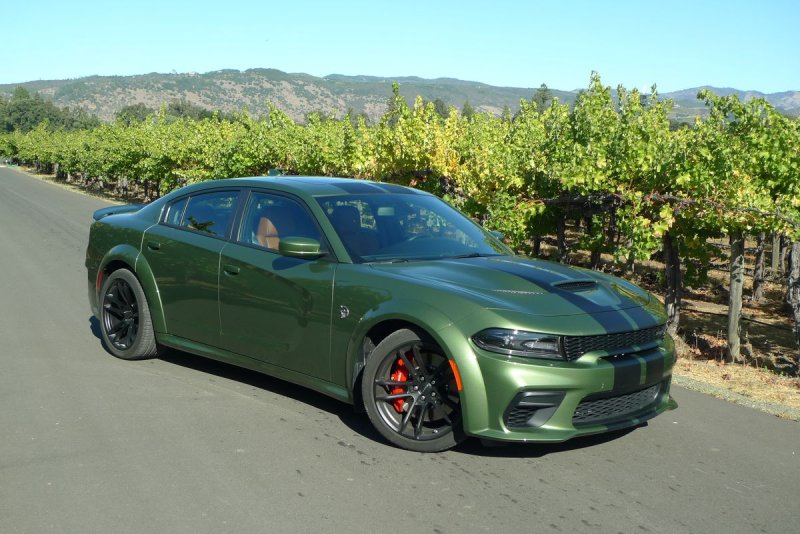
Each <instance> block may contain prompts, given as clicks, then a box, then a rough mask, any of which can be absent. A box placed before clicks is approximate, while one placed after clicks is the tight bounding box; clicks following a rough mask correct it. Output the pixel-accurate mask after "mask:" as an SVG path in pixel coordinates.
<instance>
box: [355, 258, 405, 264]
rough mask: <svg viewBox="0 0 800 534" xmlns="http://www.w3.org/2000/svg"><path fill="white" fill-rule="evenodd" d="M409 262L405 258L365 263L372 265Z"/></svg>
mask: <svg viewBox="0 0 800 534" xmlns="http://www.w3.org/2000/svg"><path fill="white" fill-rule="evenodd" d="M408 261H409V260H407V259H406V258H392V259H390V260H373V261H367V262H365V263H369V264H373V263H407V262H408Z"/></svg>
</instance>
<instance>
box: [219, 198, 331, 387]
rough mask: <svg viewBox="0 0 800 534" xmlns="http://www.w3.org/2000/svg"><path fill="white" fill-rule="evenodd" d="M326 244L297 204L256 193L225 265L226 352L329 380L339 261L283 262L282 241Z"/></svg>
mask: <svg viewBox="0 0 800 534" xmlns="http://www.w3.org/2000/svg"><path fill="white" fill-rule="evenodd" d="M286 237H306V238H311V239H315V240H317V241H320V242H321V246H322V248H323V249H325V250H330V249H329V248H328V245H327V244H326V243H325V241H324V239H323V237H322V233H321V232H320V230H319V227H318V226H317V224H316V222H315V220H314V218H313V216H312V215H311V214H310V212H309V210H308V209H307V208H306V206H305V205H304V204H303V202H302V201H300V200H299V199H296V198H293V197H289V196H286V195H282V194H278V193H270V192H266V191H253V192H252V193H251V194H250V197H249V199H248V200H247V202H246V204H245V207H244V213H243V216H242V222H241V225H240V230H239V232H238V235H236V236H234V239H232V240H231V242H230V243H229V244H228V245H226V246H225V248H224V249H223V251H222V255H221V260H220V285H219V288H220V291H219V301H220V318H221V323H222V343H223V344H224V346H225V348H227V349H228V350H232V351H234V352H237V353H239V354H243V355H246V356H250V357H252V358H256V359H259V360H261V361H265V362H268V363H271V364H274V365H278V366H280V367H284V368H286V369H291V370H293V371H297V372H300V373H303V374H306V375H310V376H313V377H316V378H321V379H323V380H328V379H330V364H329V353H330V327H331V302H332V289H333V280H334V274H335V272H336V262H335V261H332V259H330V258H322V259H317V260H308V259H298V258H290V257H286V256H281V255H280V253H279V252H278V247H279V244H280V240H281V239H283V238H286Z"/></svg>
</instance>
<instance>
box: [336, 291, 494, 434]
mask: <svg viewBox="0 0 800 534" xmlns="http://www.w3.org/2000/svg"><path fill="white" fill-rule="evenodd" d="M409 310H414V313H413V315H412V314H411V313H410V312H409ZM387 321H403V322H405V323H408V324H410V325H412V326H414V327H417V328H419V329H420V330H422V331H424V332H425V333H427V334H428V335H430V336H431V337H432V338H433V340H434V341H435V342H436V343H437V344H438V345H439V346H440V347H441V348H442V350H444V352H445V356H447V357H448V358H450V359H451V360H453V361H455V363H456V366H457V367H458V371H459V375H460V376H461V383H462V386H463V388H462V391H461V393H460V396H461V408H462V415H463V417H464V418H465V419H466V418H467V417H469V419H470V420H471V421H473V422H478V421H480V422H481V423H482V422H483V421H485V420H488V412H487V401H486V389H485V387H486V386H485V384H484V381H483V375H482V374H481V371H480V367H479V365H478V362H477V359H476V357H475V353H474V352H473V351H472V349H471V347H470V344H469V340H468V339H467V337H466V336H465V335H464V334H463V333H462V332H461V331H460V330H459V329H458V328H456V326H455V325H454V324H453V321H452V320H451V319H450V318H449V317H448V316H447V315H445V314H444V313H442V312H441V311H440V310H438V309H436V308H434V307H432V306H430V305H427V304H425V303H422V302H420V301H417V300H415V301H410V300H403V299H393V300H390V301H385V302H382V303H381V304H380V305H379V306H377V307H376V308H372V309H370V310H369V311H368V312H367V313H366V314H364V316H363V317H362V318H361V319H360V321H359V324H358V326H357V327H356V328H355V329H354V330H353V334H352V336H351V338H350V341H349V344H348V349H347V383H348V384H349V385H350V391H351V394H355V395H358V394H359V393H358V392H356V391H355V388H356V386H357V380H358V377H359V375H360V373H361V370H362V369H363V368H364V365H365V363H366V357H367V355H366V354H365V353H364V350H363V349H364V346H363V341H364V339H365V338H366V336H367V334H368V333H369V332H370V330H372V329H373V328H374V327H375V326H377V325H379V324H380V323H383V322H387ZM481 423H479V424H481Z"/></svg>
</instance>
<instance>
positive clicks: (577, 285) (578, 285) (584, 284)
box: [553, 280, 597, 291]
mask: <svg viewBox="0 0 800 534" xmlns="http://www.w3.org/2000/svg"><path fill="white" fill-rule="evenodd" d="M553 286H554V287H557V288H558V289H563V290H564V291H588V290H590V289H594V288H595V287H596V286H597V282H595V281H594V280H571V281H569V282H561V283H558V284H553Z"/></svg>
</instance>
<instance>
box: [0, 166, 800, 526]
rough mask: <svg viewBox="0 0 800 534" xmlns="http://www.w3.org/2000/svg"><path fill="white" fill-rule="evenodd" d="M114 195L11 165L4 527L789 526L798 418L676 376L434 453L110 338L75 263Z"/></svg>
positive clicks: (331, 404) (256, 381)
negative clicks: (661, 399)
mask: <svg viewBox="0 0 800 534" xmlns="http://www.w3.org/2000/svg"><path fill="white" fill-rule="evenodd" d="M104 205H106V203H105V202H103V201H101V200H97V199H94V198H90V197H87V196H84V195H81V194H76V193H73V192H70V191H67V190H64V189H62V188H60V187H58V186H55V185H52V184H49V183H45V182H42V181H40V180H38V179H35V178H31V177H28V176H26V175H23V174H21V173H19V172H17V171H15V170H12V169H6V168H0V532H3V533H17V532H31V533H42V532H59V533H61V532H65V533H73V532H74V533H93V532H98V533H100V532H102V533H108V532H114V533H125V532H170V533H173V532H175V533H179V532H191V533H201V532H213V533H219V532H237V533H239V532H352V533H357V532H377V531H379V530H380V531H383V532H400V531H411V532H415V533H416V532H419V533H424V532H456V533H465V532H483V531H493V532H549V531H553V532H560V531H563V532H726V533H734V532H779V533H784V532H797V530H798V519H800V511H799V510H800V507H799V506H798V490H800V425H799V424H798V423H796V422H791V421H785V420H781V419H777V418H775V417H773V416H770V415H766V414H763V413H760V412H757V411H753V410H751V409H749V408H745V407H742V406H737V405H733V404H728V403H725V402H723V401H720V400H717V399H714V398H711V397H707V396H704V395H702V394H699V393H695V392H691V391H688V390H684V389H681V388H674V391H673V393H674V396H675V398H676V399H677V401H678V403H679V404H680V408H679V409H678V410H676V411H673V412H668V413H666V414H664V415H662V416H660V417H657V418H656V419H654V420H652V421H650V423H649V424H648V425H646V426H644V427H641V428H638V429H635V430H633V431H628V432H623V433H616V434H613V435H610V436H606V437H601V438H592V439H582V440H576V441H572V442H568V443H565V444H561V445H526V446H518V445H514V446H507V447H504V448H485V447H483V446H482V445H481V444H480V443H479V442H477V441H476V440H471V441H468V442H467V443H465V444H463V445H462V446H461V447H459V448H458V449H456V450H454V451H449V452H446V453H442V454H430V455H422V454H415V453H410V452H405V451H401V450H398V449H395V448H392V447H390V446H388V445H386V444H385V443H384V442H382V441H381V440H380V439H379V437H378V435H377V434H376V432H374V431H373V430H372V429H371V427H370V426H369V424H368V422H367V420H366V417H365V416H362V415H358V414H354V413H353V411H352V409H351V407H349V406H347V405H344V404H341V403H339V402H337V401H334V400H331V399H328V398H327V397H324V396H322V395H319V394H316V393H313V392H309V391H305V390H302V389H299V388H297V387H294V386H292V385H290V384H287V383H284V382H281V381H279V380H275V379H272V378H269V377H266V376H262V375H259V374H256V373H251V372H247V371H242V370H238V369H235V368H232V367H229V366H225V365H222V364H217V363H213V362H209V361H206V360H203V359H200V358H197V357H194V356H191V355H188V354H183V353H178V354H172V355H170V356H167V357H165V358H163V359H158V360H151V361H145V362H123V361H120V360H117V359H115V358H113V357H112V356H110V355H109V354H108V353H107V352H106V351H105V350H104V349H103V348H102V346H101V344H100V341H99V339H98V338H97V326H96V323H94V321H93V320H91V318H90V312H89V308H88V303H87V298H86V281H85V280H86V274H85V271H84V266H83V259H84V251H85V247H86V240H87V236H88V226H89V223H90V221H91V213H92V211H93V210H95V209H97V208H100V207H102V206H104Z"/></svg>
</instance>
